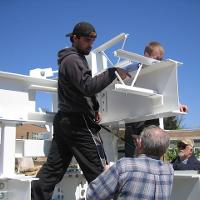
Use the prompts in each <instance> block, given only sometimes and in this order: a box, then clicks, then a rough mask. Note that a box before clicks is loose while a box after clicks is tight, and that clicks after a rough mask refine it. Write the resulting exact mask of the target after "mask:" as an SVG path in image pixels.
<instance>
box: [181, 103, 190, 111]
mask: <svg viewBox="0 0 200 200" xmlns="http://www.w3.org/2000/svg"><path fill="white" fill-rule="evenodd" d="M179 108H180V111H181V112H188V107H187V105H184V104H181V105H180V107H179Z"/></svg>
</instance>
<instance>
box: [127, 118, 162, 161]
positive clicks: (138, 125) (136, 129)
mask: <svg viewBox="0 0 200 200" xmlns="http://www.w3.org/2000/svg"><path fill="white" fill-rule="evenodd" d="M150 125H156V126H159V119H152V120H147V121H143V122H133V123H127V124H125V157H134V156H135V144H134V142H133V138H132V135H140V133H141V132H142V130H143V129H144V128H145V127H148V126H150Z"/></svg>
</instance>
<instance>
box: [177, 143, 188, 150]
mask: <svg viewBox="0 0 200 200" xmlns="http://www.w3.org/2000/svg"><path fill="white" fill-rule="evenodd" d="M187 146H188V145H187V144H185V143H183V142H178V143H177V147H178V149H180V150H183V149H185V148H186V147H187Z"/></svg>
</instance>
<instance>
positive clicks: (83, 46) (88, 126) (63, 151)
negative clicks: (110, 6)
mask: <svg viewBox="0 0 200 200" xmlns="http://www.w3.org/2000/svg"><path fill="white" fill-rule="evenodd" d="M66 36H69V37H70V41H71V42H72V47H71V48H66V49H63V50H61V51H60V52H59V53H58V64H59V73H58V113H57V114H56V115H55V118H54V122H53V126H54V135H53V140H52V144H51V148H50V151H49V155H48V158H47V162H46V163H45V164H44V165H43V167H42V168H41V170H40V171H39V173H38V174H37V177H38V178H39V180H38V181H33V182H32V199H34V200H49V199H51V197H52V193H53V190H54V187H55V185H56V184H57V183H58V182H60V181H61V179H62V178H63V176H64V174H65V172H66V170H67V168H68V166H69V164H70V161H71V159H72V157H73V156H74V157H75V158H76V160H77V162H78V163H79V166H80V168H81V169H82V171H83V174H84V176H85V178H86V180H87V181H88V182H91V181H92V180H94V179H95V178H96V177H97V176H98V175H99V174H100V173H101V172H102V171H103V170H104V167H105V165H106V162H105V160H106V159H105V153H104V150H103V146H102V142H101V138H100V136H99V133H98V132H99V130H100V126H99V125H98V122H100V120H101V118H100V114H99V104H98V101H97V99H96V97H95V94H97V93H99V92H100V91H102V90H103V89H104V88H105V87H107V86H108V85H109V84H111V83H112V81H113V80H114V79H115V78H116V75H115V71H117V72H118V74H119V75H120V76H121V78H122V79H125V78H126V77H127V76H130V75H129V74H128V73H127V72H126V71H125V70H123V69H120V68H109V69H107V70H106V71H104V72H103V73H101V74H99V75H97V76H95V77H92V76H91V70H90V69H89V66H88V63H87V60H86V58H85V55H88V54H89V53H90V51H91V49H92V44H93V42H94V41H95V38H96V36H97V34H96V31H95V28H94V27H93V26H92V25H91V24H90V23H87V22H80V23H78V24H77V25H76V26H75V27H74V29H73V32H72V33H69V34H67V35H66Z"/></svg>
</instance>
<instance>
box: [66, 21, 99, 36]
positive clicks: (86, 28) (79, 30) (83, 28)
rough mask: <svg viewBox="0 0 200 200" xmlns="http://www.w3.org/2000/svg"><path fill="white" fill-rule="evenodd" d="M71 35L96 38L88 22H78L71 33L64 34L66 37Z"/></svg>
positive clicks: (92, 27) (94, 31)
mask: <svg viewBox="0 0 200 200" xmlns="http://www.w3.org/2000/svg"><path fill="white" fill-rule="evenodd" d="M73 35H77V36H84V37H92V38H96V37H97V34H96V30H95V28H94V26H93V25H92V24H90V23H88V22H79V23H78V24H76V25H75V26H74V29H73V32H72V33H68V34H66V37H71V36H73Z"/></svg>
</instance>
